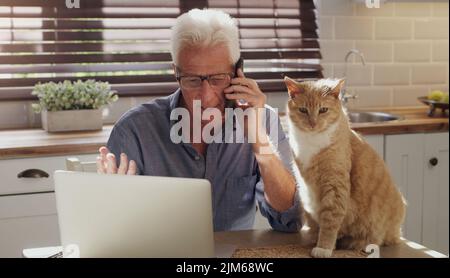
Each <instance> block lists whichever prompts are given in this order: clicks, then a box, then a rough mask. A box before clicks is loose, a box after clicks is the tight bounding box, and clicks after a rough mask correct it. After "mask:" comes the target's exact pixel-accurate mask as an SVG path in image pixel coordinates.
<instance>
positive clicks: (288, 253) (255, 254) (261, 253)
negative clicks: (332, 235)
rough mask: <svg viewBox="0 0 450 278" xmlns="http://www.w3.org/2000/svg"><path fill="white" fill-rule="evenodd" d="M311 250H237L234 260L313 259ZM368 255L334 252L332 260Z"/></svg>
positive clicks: (274, 247) (297, 248)
mask: <svg viewBox="0 0 450 278" xmlns="http://www.w3.org/2000/svg"><path fill="white" fill-rule="evenodd" d="M310 254H311V249H310V248H304V247H301V246H299V245H295V244H291V245H281V246H270V247H254V248H237V249H236V250H235V251H234V253H233V255H232V256H231V257H232V258H311V255H310ZM367 256H368V255H367V254H366V253H364V252H362V251H354V250H334V251H333V255H332V258H367Z"/></svg>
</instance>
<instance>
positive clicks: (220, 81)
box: [176, 70, 233, 89]
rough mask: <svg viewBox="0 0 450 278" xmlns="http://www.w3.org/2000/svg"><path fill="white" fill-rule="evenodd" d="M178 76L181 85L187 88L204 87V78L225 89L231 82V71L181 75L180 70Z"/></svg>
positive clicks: (211, 83)
mask: <svg viewBox="0 0 450 278" xmlns="http://www.w3.org/2000/svg"><path fill="white" fill-rule="evenodd" d="M176 78H177V80H178V82H180V85H181V87H183V88H185V89H198V88H201V87H202V83H203V80H207V81H208V83H209V85H210V86H211V87H215V88H219V89H223V88H225V87H228V86H229V85H230V84H231V79H232V78H233V75H232V74H231V73H218V74H211V75H184V76H183V75H180V74H179V72H178V70H177V73H176Z"/></svg>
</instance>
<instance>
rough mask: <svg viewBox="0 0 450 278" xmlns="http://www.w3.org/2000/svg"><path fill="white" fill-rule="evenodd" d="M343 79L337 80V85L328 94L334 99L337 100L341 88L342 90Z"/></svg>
mask: <svg viewBox="0 0 450 278" xmlns="http://www.w3.org/2000/svg"><path fill="white" fill-rule="evenodd" d="M344 85H345V79H339V81H338V84H337V85H336V86H335V87H334V88H333V89H332V90H331V92H330V94H331V95H332V96H334V97H335V98H339V96H340V94H341V90H342V88H344Z"/></svg>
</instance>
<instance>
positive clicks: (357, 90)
mask: <svg viewBox="0 0 450 278" xmlns="http://www.w3.org/2000/svg"><path fill="white" fill-rule="evenodd" d="M316 2H317V4H318V9H319V26H320V27H319V28H320V42H321V46H322V55H323V61H322V65H323V66H324V68H325V71H324V75H325V76H326V77H343V74H344V66H345V63H344V57H345V55H346V53H347V52H348V51H349V49H351V48H356V49H358V50H360V51H361V52H362V53H363V54H364V56H365V59H366V62H367V63H366V65H365V66H363V65H362V64H361V62H360V61H359V60H358V57H355V56H354V57H353V58H352V59H351V60H350V61H351V64H350V63H349V65H348V69H347V84H348V91H349V92H350V93H352V94H357V95H358V99H356V100H349V106H350V107H369V106H415V105H420V104H419V102H418V101H417V97H418V96H422V95H426V94H427V93H428V92H429V91H430V90H434V89H440V90H444V91H447V92H448V87H449V86H448V84H449V77H448V75H449V64H448V61H449V59H448V55H449V54H448V53H449V18H448V10H449V4H448V3H442V2H440V3H439V2H435V3H434V2H433V1H427V2H425V1H424V2H423V3H392V2H389V1H388V2H387V3H386V4H382V5H381V7H380V8H378V9H377V8H372V9H370V8H367V7H366V6H365V5H364V4H363V3H355V2H354V1H351V0H316Z"/></svg>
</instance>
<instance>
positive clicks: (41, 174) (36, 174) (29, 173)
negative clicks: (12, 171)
mask: <svg viewBox="0 0 450 278" xmlns="http://www.w3.org/2000/svg"><path fill="white" fill-rule="evenodd" d="M17 177H18V178H34V179H38V178H48V177H49V175H48V174H47V173H46V172H45V171H42V170H40V169H27V170H24V171H22V172H20V173H19V174H17Z"/></svg>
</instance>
